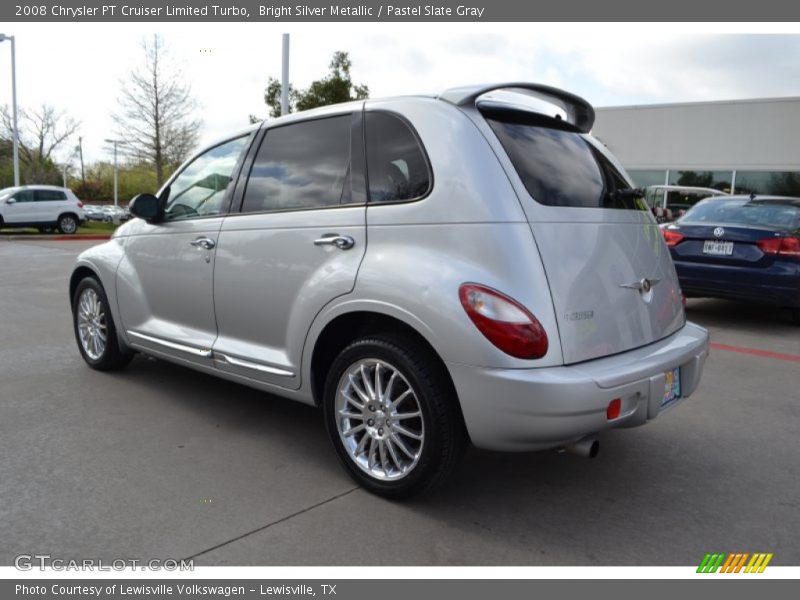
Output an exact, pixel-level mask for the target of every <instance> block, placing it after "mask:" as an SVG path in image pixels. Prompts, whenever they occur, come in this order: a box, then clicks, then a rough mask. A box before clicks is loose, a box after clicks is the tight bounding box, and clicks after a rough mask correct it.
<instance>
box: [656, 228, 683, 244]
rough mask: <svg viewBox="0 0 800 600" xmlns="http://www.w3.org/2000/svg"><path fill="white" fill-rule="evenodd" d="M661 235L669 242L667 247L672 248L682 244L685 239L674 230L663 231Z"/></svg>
mask: <svg viewBox="0 0 800 600" xmlns="http://www.w3.org/2000/svg"><path fill="white" fill-rule="evenodd" d="M661 233H662V234H664V241H665V242H667V246H669V247H670V248H672V247H673V246H677V245H678V244H680V243H681V242H682V241H683V238H684V235H683V234H682V233H678V232H677V231H675V230H673V229H662V230H661Z"/></svg>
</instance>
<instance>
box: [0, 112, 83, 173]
mask: <svg viewBox="0 0 800 600" xmlns="http://www.w3.org/2000/svg"><path fill="white" fill-rule="evenodd" d="M17 116H18V126H19V156H20V163H21V167H22V168H21V171H22V172H21V175H22V179H23V181H24V182H25V183H29V184H30V183H56V184H59V183H61V175H60V172H59V170H58V167H57V166H56V164H55V157H56V154H57V152H58V150H59V149H60V148H62V147H63V146H64V145H65V144H66V143H67V142H68V141H69V139H70V138H71V137H72V136H73V135H74V134H75V132H76V131H77V130H78V127H79V126H80V123H79V122H78V121H76V120H75V119H72V118H71V117H69V116H68V115H67V114H66V112H65V111H63V110H57V109H56V108H54V107H53V106H50V105H48V104H43V105H42V106H41V107H39V108H38V109H35V110H31V111H27V110H24V109H20V110H19V111H18V115H17ZM0 128H1V129H0V137H2V138H3V139H4V140H8V141H9V144H10V143H11V140H13V139H14V134H13V131H14V124H13V118H12V115H11V113H10V111H9V109H8V107H7V106H3V107H2V109H0Z"/></svg>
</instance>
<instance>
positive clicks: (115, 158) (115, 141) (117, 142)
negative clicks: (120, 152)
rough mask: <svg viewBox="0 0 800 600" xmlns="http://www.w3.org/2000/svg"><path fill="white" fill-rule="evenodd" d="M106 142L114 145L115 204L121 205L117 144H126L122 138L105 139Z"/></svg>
mask: <svg viewBox="0 0 800 600" xmlns="http://www.w3.org/2000/svg"><path fill="white" fill-rule="evenodd" d="M105 142H106V144H113V145H114V206H119V200H118V198H117V146H124V145H125V142H123V141H122V140H109V139H106V140H105Z"/></svg>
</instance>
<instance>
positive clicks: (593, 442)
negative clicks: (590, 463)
mask: <svg viewBox="0 0 800 600" xmlns="http://www.w3.org/2000/svg"><path fill="white" fill-rule="evenodd" d="M564 450H566V451H567V452H570V453H572V454H577V455H578V456H582V457H584V458H594V457H595V456H597V454H598V452H600V442H599V441H598V440H597V438H596V437H593V436H587V437H585V438H581V439H579V440H578V441H577V442H573V443H572V444H567V445H566V446H564Z"/></svg>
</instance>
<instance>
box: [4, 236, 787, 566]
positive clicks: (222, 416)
mask: <svg viewBox="0 0 800 600" xmlns="http://www.w3.org/2000/svg"><path fill="white" fill-rule="evenodd" d="M93 243H96V242H56V241H0V315H2V318H0V497H1V498H2V502H0V532H1V533H2V535H0V540H2V543H0V564H2V565H10V564H12V563H13V559H14V557H15V556H16V555H18V554H25V553H27V554H30V553H47V554H50V555H52V556H53V557H60V558H65V559H71V558H74V559H79V558H87V557H100V558H104V559H107V560H111V559H117V558H140V559H147V558H157V557H160V558H167V557H170V558H188V557H194V558H195V564H196V565H290V564H301V565H305V564H308V565H331V564H334V565H338V564H342V565H373V564H374V565H499V564H503V565H691V564H698V563H699V561H700V560H701V559H702V557H703V555H704V554H705V553H706V552H711V551H720V552H734V551H745V552H755V551H758V552H773V553H774V558H773V561H772V563H771V564H775V565H797V564H800V540H798V537H797V532H798V531H800V443H798V439H800V362H798V361H800V328H797V327H793V326H792V325H791V324H790V322H789V318H788V315H787V314H785V313H782V312H779V311H771V310H770V309H763V308H754V307H751V306H747V305H742V304H736V303H728V302H723V301H716V300H701V299H698V300H690V301H689V306H688V313H689V317H690V319H692V320H695V321H697V322H699V323H701V324H703V325H705V326H706V327H708V328H709V329H710V331H711V334H712V341H713V342H714V343H715V344H721V345H723V346H716V347H715V348H714V349H713V350H712V353H711V356H710V358H709V360H708V362H707V365H706V371H705V375H704V379H703V381H702V383H701V386H700V389H699V390H698V392H697V393H696V394H695V395H694V396H692V398H691V399H689V400H688V401H686V402H684V403H683V405H682V406H680V407H678V408H676V409H675V410H674V411H671V412H670V413H668V414H666V415H664V416H663V417H662V418H659V419H657V420H655V421H654V422H652V423H650V424H648V425H647V426H645V427H641V428H638V429H631V430H619V431H613V432H610V433H607V434H605V435H603V436H602V437H601V445H602V450H601V452H600V455H599V457H598V458H597V459H595V460H586V459H582V458H579V457H576V456H572V455H563V454H557V453H555V452H544V453H532V454H514V455H509V454H498V453H489V452H482V451H477V450H474V449H473V450H470V451H469V452H468V453H467V455H466V457H465V460H464V461H463V463H462V465H461V468H460V470H459V472H458V474H457V476H456V477H455V479H454V480H452V481H451V482H450V484H449V485H448V486H447V487H445V488H443V489H440V490H439V491H438V492H437V493H436V494H434V495H432V496H429V497H426V498H423V499H420V500H417V501H414V502H411V503H405V504H397V503H392V502H388V501H386V500H382V499H380V498H377V497H374V496H372V495H370V494H368V493H366V492H365V491H363V490H361V489H359V488H357V487H356V486H355V485H354V484H353V482H352V481H351V480H350V479H349V478H348V477H347V476H346V474H345V473H344V471H343V470H342V469H341V468H340V466H339V464H338V463H337V461H336V458H335V456H334V454H333V451H332V449H331V447H330V446H329V442H328V440H327V439H326V436H325V431H324V429H323V426H322V421H321V417H320V415H319V414H318V413H317V411H316V410H314V409H312V408H310V407H307V406H302V405H299V404H296V403H292V402H290V401H288V400H283V399H280V398H276V397H272V396H269V395H265V394H263V393H261V392H257V391H254V390H251V389H249V388H246V387H242V386H239V385H237V384H233V383H229V382H226V381H222V380H218V379H215V378H213V377H209V376H206V375H202V374H198V373H195V372H193V371H190V370H187V369H185V368H182V367H178V366H175V365H172V364H169V363H166V362H162V361H156V360H153V359H146V358H144V357H137V358H136V359H135V360H134V361H133V363H131V365H130V366H129V367H128V368H127V369H126V370H125V371H122V372H119V373H115V374H107V373H99V372H95V371H92V370H90V369H89V368H87V367H86V366H85V365H84V364H83V362H82V360H81V358H80V356H79V354H78V351H77V349H76V347H75V342H74V339H73V335H72V326H71V320H70V313H69V306H68V300H67V291H66V290H67V281H68V278H69V273H70V269H71V265H72V262H73V260H74V258H75V256H76V255H77V254H78V252H79V251H80V250H82V249H83V248H85V247H88V246H89V245H91V244H93ZM793 357H794V358H793Z"/></svg>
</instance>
